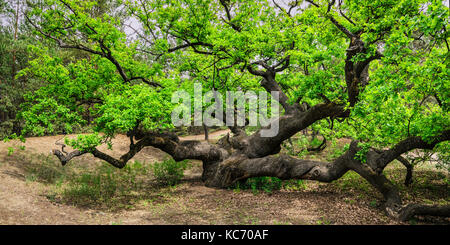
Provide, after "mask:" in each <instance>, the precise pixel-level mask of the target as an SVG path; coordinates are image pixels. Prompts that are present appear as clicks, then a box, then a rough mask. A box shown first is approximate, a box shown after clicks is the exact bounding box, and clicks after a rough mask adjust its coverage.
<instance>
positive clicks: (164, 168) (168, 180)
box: [152, 159, 187, 186]
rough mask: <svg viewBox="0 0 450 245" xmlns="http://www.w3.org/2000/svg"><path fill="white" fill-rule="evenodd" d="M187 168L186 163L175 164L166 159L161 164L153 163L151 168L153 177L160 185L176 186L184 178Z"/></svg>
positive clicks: (171, 160) (173, 161)
mask: <svg viewBox="0 0 450 245" xmlns="http://www.w3.org/2000/svg"><path fill="white" fill-rule="evenodd" d="M186 168H187V161H186V160H185V161H181V162H176V161H175V160H173V159H167V160H164V161H162V162H155V163H154V164H153V166H152V170H153V175H154V177H155V178H156V181H157V182H158V183H160V184H162V185H169V186H172V185H176V184H178V183H179V182H180V180H181V179H182V178H183V176H184V170H186Z"/></svg>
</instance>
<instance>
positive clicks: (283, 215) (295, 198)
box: [0, 131, 448, 225]
mask: <svg viewBox="0 0 450 245" xmlns="http://www.w3.org/2000/svg"><path fill="white" fill-rule="evenodd" d="M226 133H227V131H218V132H214V133H211V134H210V139H214V138H216V139H217V138H218V137H220V136H222V135H224V134H226ZM72 137H73V136H72ZM61 138H62V136H47V137H38V138H28V139H27V141H26V143H25V144H22V143H18V142H8V143H3V142H1V143H0V224H2V225H5V224H113V225H114V224H181V225H184V224H268V225H274V224H275V225H276V224H295V225H304V224H402V223H398V222H396V221H393V220H391V219H389V218H388V217H387V216H386V215H385V214H384V213H383V211H382V209H381V208H380V205H379V203H378V201H379V197H378V196H377V195H376V194H375V195H367V194H365V193H363V191H361V190H359V189H357V190H352V188H350V189H347V190H348V191H342V190H340V189H339V188H334V187H330V185H329V184H322V183H316V182H307V186H306V187H305V188H303V189H301V190H284V189H282V190H279V191H274V192H271V193H266V192H263V191H261V192H258V193H254V192H252V191H249V190H236V189H214V188H208V187H205V186H204V184H203V183H202V182H201V179H200V177H201V163H200V162H197V161H193V162H191V167H190V168H189V169H188V170H186V171H185V177H184V178H183V180H182V181H181V183H180V184H178V185H176V186H175V187H154V186H152V185H149V187H148V188H147V189H145V191H142V192H139V193H136V194H133V196H132V198H129V199H127V202H126V205H123V207H122V206H120V207H119V208H115V209H110V208H104V207H100V206H96V205H83V204H79V203H68V202H64V201H61V200H58V199H55V198H52V195H51V193H52V190H53V189H54V186H55V184H49V183H45V182H42V181H35V180H34V181H33V180H30V179H29V178H28V177H27V176H28V172H27V171H28V170H27V169H28V167H27V166H28V164H30V162H31V161H33V157H34V156H37V154H41V155H40V156H48V157H49V158H50V159H53V158H54V159H53V160H55V159H56V158H55V157H54V156H51V155H50V151H51V149H53V148H55V147H56V146H55V144H54V143H55V142H56V141H57V140H60V139H61ZM183 139H190V140H192V139H203V136H202V135H199V136H187V137H184V138H183ZM113 143H114V145H113V149H114V151H109V150H107V149H106V147H103V148H102V150H104V151H105V152H107V153H109V154H111V155H113V156H116V157H118V156H120V154H122V153H124V152H126V151H127V144H128V139H127V138H126V137H125V136H123V135H119V136H118V137H117V138H115V139H114V141H113ZM19 145H25V149H24V150H23V149H22V150H20V149H16V150H15V152H14V153H12V154H8V148H9V147H11V146H19ZM166 157H167V155H166V154H165V153H164V152H162V151H160V150H158V149H155V148H152V147H148V148H145V149H144V150H143V151H141V152H140V153H138V154H137V155H136V156H135V157H134V159H132V160H138V161H141V162H145V163H149V164H150V163H152V162H155V161H162V160H163V159H165V158H166ZM34 160H35V159H34ZM78 163H80V164H81V165H83V164H84V166H87V167H86V168H85V169H87V170H86V171H89V169H90V168H94V167H95V166H96V165H98V164H100V161H99V160H98V159H95V158H94V157H92V156H91V155H84V156H82V157H80V158H79V159H77V162H76V163H72V162H71V163H69V164H68V165H71V164H72V165H75V164H78ZM66 167H67V166H66ZM66 167H62V166H57V167H56V168H58V169H62V168H66ZM71 167H74V166H71ZM440 193H441V195H444V197H443V200H448V187H445V188H444V194H442V192H440ZM130 195H131V194H130ZM446 195H447V196H446ZM119 198H120V197H119ZM377 198H378V199H377ZM377 200H378V201H377ZM420 222H421V221H419V223H420ZM424 222H425V223H426V222H427V221H424ZM431 222H432V223H439V222H443V223H446V222H448V219H444V220H438V221H431ZM404 224H408V223H404ZM447 224H448V223H447Z"/></svg>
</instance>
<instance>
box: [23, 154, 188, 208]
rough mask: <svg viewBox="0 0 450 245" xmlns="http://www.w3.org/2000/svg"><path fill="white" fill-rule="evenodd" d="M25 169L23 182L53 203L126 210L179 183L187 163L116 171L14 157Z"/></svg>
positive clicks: (143, 165)
mask: <svg viewBox="0 0 450 245" xmlns="http://www.w3.org/2000/svg"><path fill="white" fill-rule="evenodd" d="M15 157H16V158H17V159H20V160H21V161H20V162H21V163H22V166H23V167H24V170H25V180H26V181H27V182H28V183H30V182H40V183H42V184H44V185H46V186H47V187H48V188H46V191H45V193H44V194H45V196H46V197H47V198H48V199H49V200H50V201H52V202H56V203H64V204H69V205H76V206H79V207H89V208H100V209H105V210H117V209H129V208H132V207H133V205H134V204H135V203H137V202H139V201H141V200H145V199H148V198H153V196H154V195H156V196H158V195H159V194H160V193H159V192H161V191H164V190H165V189H166V188H171V187H173V186H176V185H177V184H179V183H180V182H181V180H182V178H183V177H184V170H186V169H188V168H189V167H190V166H191V165H190V164H189V162H188V161H182V162H175V161H174V160H173V159H167V160H164V161H162V162H155V163H145V162H139V161H134V162H130V163H128V164H127V165H126V166H125V167H124V168H122V169H118V168H115V167H113V166H111V165H110V164H108V163H106V162H99V163H97V164H95V165H94V164H84V163H83V162H81V161H79V162H77V161H76V160H74V161H72V162H70V163H69V164H68V165H66V166H64V167H63V166H61V164H60V163H59V161H58V160H57V159H56V158H55V157H54V156H50V155H49V156H45V155H43V154H40V155H32V156H31V155H28V156H26V155H20V156H19V155H16V156H15Z"/></svg>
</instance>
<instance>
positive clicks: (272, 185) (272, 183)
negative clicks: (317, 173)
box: [231, 177, 307, 194]
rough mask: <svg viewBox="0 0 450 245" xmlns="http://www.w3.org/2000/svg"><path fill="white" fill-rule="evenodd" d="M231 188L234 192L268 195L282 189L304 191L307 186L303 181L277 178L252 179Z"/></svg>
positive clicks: (237, 183)
mask: <svg viewBox="0 0 450 245" xmlns="http://www.w3.org/2000/svg"><path fill="white" fill-rule="evenodd" d="M231 188H232V189H233V190H235V191H240V190H241V189H242V190H251V191H252V192H253V193H254V194H257V193H258V192H259V191H264V192H265V193H269V194H270V193H272V192H274V191H278V190H280V189H282V188H283V189H285V190H290V191H299V190H305V189H306V188H307V186H306V183H305V181H304V180H287V181H282V180H280V179H279V178H277V177H253V178H248V179H246V180H245V181H243V182H236V183H235V184H234V185H233V186H232V187H231Z"/></svg>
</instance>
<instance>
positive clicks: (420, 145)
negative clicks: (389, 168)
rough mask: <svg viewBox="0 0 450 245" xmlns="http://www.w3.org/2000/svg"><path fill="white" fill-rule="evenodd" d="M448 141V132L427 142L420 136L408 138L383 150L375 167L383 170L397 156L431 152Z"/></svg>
mask: <svg viewBox="0 0 450 245" xmlns="http://www.w3.org/2000/svg"><path fill="white" fill-rule="evenodd" d="M448 140H450V130H446V131H444V132H442V134H441V135H438V136H436V137H434V138H433V139H432V140H431V141H429V142H427V141H425V140H423V139H422V137H420V136H411V137H408V138H406V139H404V140H402V141H400V142H399V143H397V144H396V145H395V146H394V147H392V148H391V149H388V150H385V151H384V152H383V153H381V155H380V157H379V159H378V161H377V167H378V168H380V169H384V168H385V167H386V165H387V164H389V163H390V162H392V161H393V160H395V159H397V158H398V157H399V156H401V155H402V154H404V153H406V152H409V151H411V150H414V149H428V150H432V149H433V148H434V147H435V146H436V145H437V144H438V143H440V142H443V141H448Z"/></svg>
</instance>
